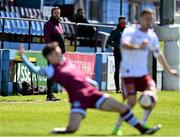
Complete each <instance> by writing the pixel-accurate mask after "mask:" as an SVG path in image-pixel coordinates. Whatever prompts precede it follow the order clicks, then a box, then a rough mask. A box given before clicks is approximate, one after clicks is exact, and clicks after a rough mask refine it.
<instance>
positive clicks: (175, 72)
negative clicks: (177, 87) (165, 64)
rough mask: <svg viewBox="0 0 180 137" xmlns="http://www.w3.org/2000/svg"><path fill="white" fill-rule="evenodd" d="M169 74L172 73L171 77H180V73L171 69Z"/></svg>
mask: <svg viewBox="0 0 180 137" xmlns="http://www.w3.org/2000/svg"><path fill="white" fill-rule="evenodd" d="M169 73H170V74H171V75H173V76H176V77H178V76H180V72H178V71H177V70H175V69H171V70H170V71H169Z"/></svg>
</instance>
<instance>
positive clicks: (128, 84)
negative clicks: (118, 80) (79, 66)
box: [112, 78, 136, 135]
mask: <svg viewBox="0 0 180 137" xmlns="http://www.w3.org/2000/svg"><path fill="white" fill-rule="evenodd" d="M122 96H123V99H124V100H125V99H127V104H128V106H129V107H130V108H133V107H134V106H135V104H136V89H135V85H134V80H133V79H132V78H125V79H122ZM122 122H123V118H122V117H121V115H119V117H118V120H117V122H116V126H115V127H114V129H113V131H112V134H114V135H122V129H121V126H122Z"/></svg>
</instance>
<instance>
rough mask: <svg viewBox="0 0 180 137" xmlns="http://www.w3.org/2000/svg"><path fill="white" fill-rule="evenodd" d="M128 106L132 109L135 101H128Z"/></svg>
mask: <svg viewBox="0 0 180 137" xmlns="http://www.w3.org/2000/svg"><path fill="white" fill-rule="evenodd" d="M128 105H129V107H130V108H133V107H134V106H135V105H136V100H135V99H131V100H128Z"/></svg>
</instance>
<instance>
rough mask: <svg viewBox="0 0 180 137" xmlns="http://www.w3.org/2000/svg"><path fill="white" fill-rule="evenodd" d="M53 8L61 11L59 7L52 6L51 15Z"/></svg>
mask: <svg viewBox="0 0 180 137" xmlns="http://www.w3.org/2000/svg"><path fill="white" fill-rule="evenodd" d="M54 10H60V11H61V9H60V8H59V7H53V8H52V9H51V15H52V14H53V11H54Z"/></svg>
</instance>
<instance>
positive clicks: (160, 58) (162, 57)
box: [157, 54, 180, 76]
mask: <svg viewBox="0 0 180 137" xmlns="http://www.w3.org/2000/svg"><path fill="white" fill-rule="evenodd" d="M157 60H158V61H159V63H161V65H162V66H163V67H164V69H165V70H166V71H167V72H169V73H170V74H171V75H175V76H180V73H179V72H178V71H177V70H175V69H172V68H171V66H170V65H169V64H168V63H167V61H166V59H165V57H164V56H163V55H162V54H160V55H159V56H158V57H157Z"/></svg>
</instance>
